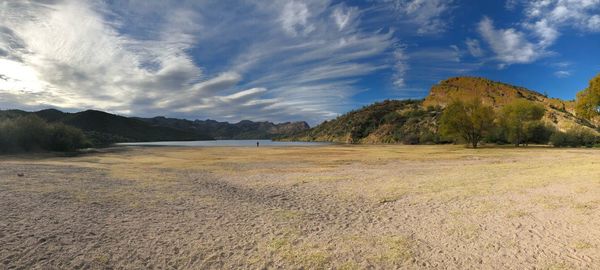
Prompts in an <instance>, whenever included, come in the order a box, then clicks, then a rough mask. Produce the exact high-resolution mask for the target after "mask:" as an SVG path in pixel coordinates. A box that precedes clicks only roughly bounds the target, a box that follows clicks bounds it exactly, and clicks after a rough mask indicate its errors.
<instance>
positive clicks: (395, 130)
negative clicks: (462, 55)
mask: <svg viewBox="0 0 600 270" xmlns="http://www.w3.org/2000/svg"><path fill="white" fill-rule="evenodd" d="M476 96H478V97H480V99H481V100H482V102H483V103H485V104H487V105H490V106H492V107H494V109H496V110H499V109H501V108H502V107H503V106H504V105H506V104H509V103H510V102H512V101H514V100H515V99H527V100H530V101H532V102H536V103H539V104H541V105H543V106H544V108H546V114H545V116H544V118H543V121H544V122H546V123H547V124H548V125H552V126H555V127H556V128H557V129H559V130H562V131H565V130H568V129H570V128H572V127H576V126H582V127H585V128H588V129H592V130H595V129H596V128H597V127H596V126H594V125H593V124H591V123H590V122H588V121H585V120H583V119H580V118H578V117H576V116H575V114H574V113H575V112H574V111H575V104H574V102H573V101H564V100H560V99H556V98H548V97H546V96H545V95H542V94H540V93H538V92H535V91H531V90H528V89H525V88H523V87H517V86H512V85H508V84H505V83H501V82H494V81H491V80H488V79H484V78H475V77H457V78H450V79H448V80H445V81H442V82H440V83H439V84H437V85H434V86H433V87H432V88H431V91H430V93H429V95H428V96H427V97H426V98H425V99H424V100H417V101H415V100H412V101H411V100H407V101H397V100H387V101H384V102H378V103H375V104H373V105H370V106H366V107H363V108H361V109H359V110H355V111H352V112H349V113H347V114H344V115H342V116H340V117H338V118H336V119H333V120H330V121H325V122H323V123H322V124H320V125H318V126H316V127H314V128H312V129H310V130H307V131H304V132H300V133H297V134H295V135H294V136H288V137H283V138H281V140H302V141H329V142H341V143H405V144H406V143H409V144H413V143H429V142H440V141H442V140H443V138H440V136H439V134H438V132H437V129H438V120H439V116H440V115H441V113H442V111H443V108H444V107H445V106H446V105H447V104H449V103H450V102H451V101H452V100H454V99H462V100H470V99H472V98H474V97H476Z"/></svg>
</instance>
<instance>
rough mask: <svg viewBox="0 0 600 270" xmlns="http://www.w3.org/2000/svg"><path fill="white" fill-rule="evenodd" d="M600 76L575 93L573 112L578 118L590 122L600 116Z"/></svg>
mask: <svg viewBox="0 0 600 270" xmlns="http://www.w3.org/2000/svg"><path fill="white" fill-rule="evenodd" d="M599 108H600V74H599V75H597V76H596V77H595V78H593V79H592V80H591V81H590V84H589V86H588V88H586V89H585V90H583V91H581V92H579V93H577V101H576V105H575V111H576V113H577V116H578V117H581V118H584V119H587V120H590V119H592V118H594V117H596V116H599V115H600V111H599Z"/></svg>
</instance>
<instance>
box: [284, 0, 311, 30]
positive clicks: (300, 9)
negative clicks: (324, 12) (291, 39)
mask: <svg viewBox="0 0 600 270" xmlns="http://www.w3.org/2000/svg"><path fill="white" fill-rule="evenodd" d="M309 17H310V11H309V10H308V7H307V6H306V4H305V3H303V2H300V1H289V2H287V4H286V5H285V7H284V8H283V10H282V12H281V17H280V20H281V27H283V29H284V30H285V31H286V32H287V33H288V34H290V35H293V36H296V35H298V34H302V35H306V34H309V33H310V32H312V31H313V30H314V26H313V25H312V24H310V23H309Z"/></svg>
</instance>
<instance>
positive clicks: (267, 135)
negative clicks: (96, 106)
mask: <svg viewBox="0 0 600 270" xmlns="http://www.w3.org/2000/svg"><path fill="white" fill-rule="evenodd" d="M29 114H35V115H37V116H38V117H40V118H42V119H44V120H46V121H47V122H49V123H57V122H60V123H64V124H66V125H70V126H73V127H76V128H79V129H81V130H83V131H84V132H85V134H86V135H87V137H89V138H90V139H91V140H92V141H93V143H94V144H95V145H105V144H110V143H115V142H143V141H190V140H213V139H271V138H274V137H277V136H285V135H289V134H293V133H297V132H301V131H303V130H307V129H309V128H310V127H309V126H308V124H307V123H306V122H286V123H281V124H274V123H271V122H252V121H248V120H244V121H241V122H239V123H235V124H230V123H227V122H217V121H214V120H204V121H201V120H195V121H190V120H185V119H176V118H166V117H154V118H138V117H124V116H119V115H115V114H110V113H106V112H102V111H96V110H87V111H83V112H78V113H66V112H61V111H59V110H56V109H46V110H41V111H37V112H26V111H22V110H5V111H0V117H8V118H14V117H19V116H25V115H29Z"/></svg>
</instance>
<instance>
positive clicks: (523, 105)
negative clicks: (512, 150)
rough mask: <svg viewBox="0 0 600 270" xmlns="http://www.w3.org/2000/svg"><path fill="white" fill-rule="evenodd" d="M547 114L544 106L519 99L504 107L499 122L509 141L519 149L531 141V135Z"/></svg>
mask: <svg viewBox="0 0 600 270" xmlns="http://www.w3.org/2000/svg"><path fill="white" fill-rule="evenodd" d="M545 112H546V109H544V107H543V106H542V105H540V104H536V103H533V102H531V101H528V100H525V99H517V100H515V101H513V102H512V103H510V104H508V105H506V106H504V108H502V111H501V112H500V119H499V122H500V126H501V128H502V129H503V130H504V134H505V135H506V136H507V140H508V141H510V142H512V143H514V144H515V146H517V147H518V146H519V145H521V144H526V143H527V142H529V141H531V139H532V136H531V133H532V132H533V131H536V128H535V127H536V126H539V125H540V124H541V123H540V119H542V117H543V116H544V113H545Z"/></svg>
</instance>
